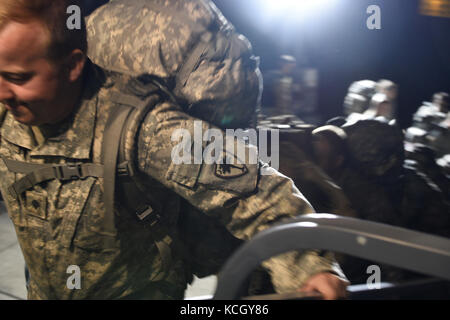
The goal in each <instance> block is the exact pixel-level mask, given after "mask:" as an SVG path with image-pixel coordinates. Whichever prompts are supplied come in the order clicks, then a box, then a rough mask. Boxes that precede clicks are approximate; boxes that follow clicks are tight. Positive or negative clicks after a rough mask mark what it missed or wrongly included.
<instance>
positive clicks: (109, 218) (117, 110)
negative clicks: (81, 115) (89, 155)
mask: <svg viewBox="0 0 450 320" xmlns="http://www.w3.org/2000/svg"><path fill="white" fill-rule="evenodd" d="M132 110H133V108H132V107H130V106H125V105H122V104H116V105H114V106H113V107H112V110H111V115H110V116H109V118H108V121H107V123H106V127H105V133H104V137H103V145H102V149H103V150H102V151H103V152H102V156H103V159H102V162H103V164H104V170H105V172H104V176H103V177H104V186H105V190H104V203H105V210H106V215H105V218H104V220H103V224H104V230H114V228H115V226H114V196H115V184H116V163H117V156H118V153H119V144H120V137H121V135H122V130H123V127H124V124H125V121H126V120H127V118H128V116H129V114H130V113H131V111H132Z"/></svg>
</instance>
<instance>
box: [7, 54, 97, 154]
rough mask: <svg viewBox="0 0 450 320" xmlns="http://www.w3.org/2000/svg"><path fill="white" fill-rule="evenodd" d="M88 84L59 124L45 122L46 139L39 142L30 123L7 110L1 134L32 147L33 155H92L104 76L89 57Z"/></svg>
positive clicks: (86, 74)
mask: <svg viewBox="0 0 450 320" xmlns="http://www.w3.org/2000/svg"><path fill="white" fill-rule="evenodd" d="M84 76H85V82H84V83H85V85H84V88H83V93H82V98H81V100H80V104H79V106H78V107H77V108H76V111H75V112H73V113H72V114H71V115H70V116H69V117H67V118H66V119H64V120H63V121H61V122H60V123H58V124H55V125H51V126H43V127H42V128H41V129H42V130H41V132H42V133H43V134H44V135H48V136H47V137H46V140H45V142H44V143H43V144H42V145H40V146H38V145H37V143H36V141H35V139H34V134H33V132H32V130H31V127H29V126H27V125H24V124H21V123H20V122H18V121H16V120H15V119H14V117H13V115H12V114H11V113H10V112H8V113H7V115H6V118H5V122H4V124H3V126H2V129H1V136H2V137H3V138H4V139H5V140H7V141H9V142H11V143H13V144H15V145H18V146H20V147H23V148H26V149H28V150H30V156H32V157H33V156H36V157H38V156H60V157H65V158H72V159H89V158H90V155H91V147H92V141H93V138H94V129H95V119H96V110H97V102H98V97H97V93H98V90H99V89H100V87H101V85H102V78H101V77H100V74H98V70H97V69H96V68H94V66H93V65H92V64H91V63H90V61H88V63H87V65H86V70H85V75H84Z"/></svg>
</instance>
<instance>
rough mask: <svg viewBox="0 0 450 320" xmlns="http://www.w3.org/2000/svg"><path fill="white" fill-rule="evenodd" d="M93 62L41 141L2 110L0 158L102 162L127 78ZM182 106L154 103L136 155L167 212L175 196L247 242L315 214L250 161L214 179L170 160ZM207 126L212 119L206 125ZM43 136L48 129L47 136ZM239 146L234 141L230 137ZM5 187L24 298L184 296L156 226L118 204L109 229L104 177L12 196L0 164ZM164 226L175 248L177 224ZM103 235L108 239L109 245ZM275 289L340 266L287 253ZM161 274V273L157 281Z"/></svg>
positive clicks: (181, 273) (176, 259) (185, 119)
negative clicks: (71, 281) (75, 281)
mask: <svg viewBox="0 0 450 320" xmlns="http://www.w3.org/2000/svg"><path fill="white" fill-rule="evenodd" d="M87 68H89V70H88V71H89V72H88V75H87V76H88V79H90V80H89V82H88V83H87V84H86V86H85V90H84V94H83V100H82V103H81V105H80V107H79V108H78V109H77V110H76V111H75V112H74V113H73V115H72V116H70V117H69V118H67V119H66V120H64V121H63V122H62V123H59V124H57V125H56V126H52V127H51V128H50V127H48V126H47V127H46V128H41V129H43V130H41V131H42V133H43V134H44V135H45V138H46V140H45V141H44V143H42V144H41V145H37V144H36V142H35V139H34V135H33V133H32V131H31V129H30V128H29V127H28V126H25V125H22V124H20V123H18V122H16V121H15V120H14V118H13V116H12V115H11V114H10V113H9V112H6V110H5V108H4V107H3V106H1V115H2V117H1V119H2V121H1V123H0V126H1V129H0V130H1V141H0V142H1V144H0V154H1V156H2V157H4V158H7V159H14V160H18V161H26V162H29V163H40V164H42V163H52V164H55V163H61V164H62V163H101V157H102V155H101V146H102V142H103V132H104V128H105V123H106V120H107V118H108V116H107V115H108V111H109V109H110V108H111V107H112V105H113V102H112V101H114V100H113V99H112V96H113V94H114V92H116V91H121V90H124V88H126V87H127V85H128V84H129V83H131V82H130V81H129V80H130V79H129V78H128V77H126V76H119V75H117V74H114V73H105V74H104V73H103V71H102V70H100V69H99V68H95V67H93V66H87ZM194 119H195V118H193V117H191V116H188V115H186V114H185V113H184V112H182V110H181V108H180V107H177V106H176V105H174V104H172V103H168V102H162V103H159V104H158V105H157V106H155V108H154V109H153V110H152V111H151V112H150V113H149V114H148V115H147V117H146V119H145V121H144V123H143V124H142V128H141V130H140V133H139V139H138V153H137V161H138V166H139V169H140V171H141V173H142V174H143V175H145V176H147V177H148V181H149V183H148V187H149V190H148V192H152V193H154V194H155V195H156V196H157V197H158V198H159V199H160V200H161V203H163V204H164V208H163V210H164V211H163V213H164V215H165V216H166V217H168V218H169V220H176V219H177V215H178V213H179V209H180V208H179V206H180V197H181V198H184V199H185V200H186V201H188V202H189V203H190V204H191V205H193V206H194V207H195V208H196V209H198V210H201V211H202V212H204V213H205V214H206V215H208V216H210V217H212V218H214V219H215V220H216V221H218V222H220V223H221V224H222V225H224V226H226V227H227V229H228V230H229V231H230V233H231V234H232V235H233V236H234V237H236V238H239V239H243V240H247V239H249V238H250V237H252V236H253V235H255V234H256V233H257V232H259V231H261V230H263V229H265V228H267V227H269V226H270V225H272V224H273V223H276V222H279V221H280V220H282V219H283V218H289V217H294V216H296V215H298V214H304V213H310V212H313V209H312V208H311V206H310V205H309V203H308V202H307V201H306V200H305V199H304V197H303V196H302V194H301V193H300V192H299V191H298V189H297V188H296V187H295V186H294V184H293V183H292V180H290V179H288V178H286V177H285V176H283V175H280V174H279V173H278V172H276V171H275V170H273V169H270V168H269V169H268V170H269V171H270V173H271V174H270V175H260V173H259V172H260V169H261V168H259V165H251V164H246V166H247V167H248V173H247V174H245V175H243V176H241V177H239V178H234V179H221V178H219V177H217V176H216V175H214V172H215V167H214V165H206V164H205V165H187V164H181V165H175V164H173V163H172V161H171V157H170V156H171V150H172V148H173V147H174V146H175V145H176V144H177V142H173V141H171V134H172V132H173V130H175V129H177V128H184V129H187V130H189V131H190V132H191V133H192V134H193V132H192V130H193V120H194ZM203 125H204V129H206V128H209V127H210V125H208V124H207V123H203ZM49 132H50V133H51V134H49ZM236 143H238V142H236ZM0 174H1V177H2V179H1V182H0V186H1V191H2V195H3V198H4V199H5V203H6V206H7V208H8V213H9V216H10V218H11V219H12V221H13V223H14V226H15V229H16V232H17V236H18V239H19V243H20V246H21V248H22V251H23V254H24V258H25V262H26V263H27V265H28V267H29V270H30V275H31V281H30V285H29V290H28V298H30V299H116V298H140V299H174V298H175V299H180V298H182V297H183V293H184V289H185V287H186V283H187V275H186V270H185V266H184V263H183V259H182V253H181V252H179V251H177V250H172V253H173V255H172V263H171V265H170V269H169V270H168V272H167V273H164V274H163V276H162V272H163V267H162V259H161V257H160V255H159V252H158V250H157V248H156V246H155V244H154V241H153V237H152V236H153V235H152V232H150V230H149V229H146V228H144V227H143V226H142V225H141V224H138V223H136V222H135V220H134V216H132V215H130V214H129V213H128V212H125V211H124V209H123V208H122V207H121V205H120V204H119V203H116V204H115V212H114V221H115V224H114V228H112V229H111V230H105V228H104V225H103V224H102V221H103V219H104V218H105V215H107V214H113V213H110V212H105V205H104V202H103V191H104V186H103V178H96V177H88V178H85V179H80V180H68V181H60V180H56V179H54V180H50V181H47V182H43V183H40V184H38V185H35V186H34V187H32V188H29V189H28V190H27V191H26V192H24V193H23V194H22V195H20V196H19V198H18V200H16V199H15V198H14V197H13V196H12V195H11V194H10V193H9V192H8V187H9V186H10V185H11V184H12V183H14V182H15V181H17V180H18V179H20V178H22V176H23V175H22V174H16V173H13V172H10V171H9V170H8V169H7V167H6V166H5V164H4V163H3V161H0ZM172 226H173V228H172V229H170V230H168V236H169V238H170V239H171V241H168V242H169V243H170V242H172V244H173V247H174V249H175V248H176V247H177V246H176V242H177V241H178V240H177V229H176V227H175V225H172ZM105 240H107V241H105ZM70 265H77V266H79V267H80V270H81V289H80V290H70V289H68V288H67V286H66V282H67V279H68V277H69V276H70V274H67V273H66V270H67V268H68V267H69V266H70ZM264 266H265V267H266V268H268V270H269V271H270V274H271V275H272V278H273V282H274V286H275V288H276V289H277V290H278V291H280V292H283V291H286V290H292V289H297V288H299V287H300V286H301V285H302V284H303V283H304V281H305V280H306V279H307V278H308V277H309V276H311V275H313V274H315V273H318V272H323V271H330V272H331V271H334V272H336V273H339V272H340V269H339V267H338V266H337V265H336V264H335V263H334V262H333V260H332V259H331V256H330V255H329V254H322V255H320V254H319V253H318V252H316V251H310V252H309V253H304V254H300V253H295V252H293V253H287V254H284V255H281V256H279V257H276V258H273V259H270V260H268V261H267V262H265V263H264ZM159 278H162V279H159Z"/></svg>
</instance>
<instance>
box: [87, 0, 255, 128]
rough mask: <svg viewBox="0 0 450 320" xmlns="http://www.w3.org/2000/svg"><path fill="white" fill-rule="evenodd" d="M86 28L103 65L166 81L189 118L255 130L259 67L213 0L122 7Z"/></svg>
mask: <svg viewBox="0 0 450 320" xmlns="http://www.w3.org/2000/svg"><path fill="white" fill-rule="evenodd" d="M86 26H87V33H88V44H89V49H88V55H89V57H90V59H91V60H92V61H93V62H94V63H95V64H97V65H99V66H101V67H102V68H104V69H106V70H112V71H116V72H119V73H123V74H127V75H131V76H135V77H137V76H140V75H144V74H145V75H149V76H152V77H158V78H159V79H160V82H161V83H163V84H164V86H165V87H167V88H168V89H169V90H170V91H171V92H172V93H173V94H174V97H175V98H176V100H177V102H178V104H179V105H180V106H181V107H182V108H183V109H184V110H185V111H186V112H187V113H189V114H190V115H192V116H194V117H197V118H200V119H202V120H205V121H208V122H210V123H213V124H215V125H216V126H218V127H221V128H224V129H225V128H247V127H249V126H251V125H252V122H253V124H254V118H255V115H256V113H255V109H256V108H257V106H258V105H259V100H260V95H261V88H262V79H261V74H260V72H259V69H258V64H259V60H258V58H257V57H254V56H253V54H252V48H251V45H250V43H249V42H248V40H247V39H246V38H245V37H244V36H242V35H240V34H238V33H237V32H236V31H235V29H234V27H233V26H232V25H231V24H230V23H229V22H228V21H227V20H226V19H225V18H224V17H223V15H222V14H221V12H220V11H219V10H218V9H217V8H216V7H215V5H214V4H213V3H212V2H211V1H210V0H114V1H110V2H109V3H108V4H106V5H104V6H101V7H100V8H98V9H97V10H95V11H94V12H93V13H92V14H91V15H90V16H88V17H87V19H86Z"/></svg>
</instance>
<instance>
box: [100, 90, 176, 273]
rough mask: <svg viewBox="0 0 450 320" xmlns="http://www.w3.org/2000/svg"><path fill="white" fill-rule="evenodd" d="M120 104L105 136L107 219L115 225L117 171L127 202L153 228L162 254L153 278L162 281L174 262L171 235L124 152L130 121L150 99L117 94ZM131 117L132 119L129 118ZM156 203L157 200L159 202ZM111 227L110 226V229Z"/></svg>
mask: <svg viewBox="0 0 450 320" xmlns="http://www.w3.org/2000/svg"><path fill="white" fill-rule="evenodd" d="M112 100H113V101H115V102H116V103H117V104H116V105H115V106H114V107H113V110H112V111H111V115H110V117H109V119H108V121H107V124H106V127H105V133H104V138H103V146H102V148H103V150H102V155H103V163H104V166H105V167H104V170H105V173H104V186H105V190H104V202H105V208H106V212H107V215H106V216H107V217H108V218H107V219H105V221H104V223H105V228H111V227H113V226H114V198H115V196H116V194H115V186H116V174H118V176H119V184H120V185H121V187H122V191H123V192H124V194H123V196H125V198H126V200H127V201H126V204H127V205H128V207H129V209H131V210H132V211H133V212H134V213H135V215H136V216H137V218H138V219H139V220H140V221H142V222H144V223H145V226H146V227H148V228H150V232H151V234H152V238H153V240H154V242H155V245H156V247H157V249H158V251H159V254H160V256H161V270H162V272H161V273H159V274H158V276H157V277H156V278H155V279H153V281H159V280H162V279H164V278H165V277H166V275H167V273H168V272H169V271H170V267H171V264H172V253H171V248H170V244H171V239H170V237H169V236H167V233H166V232H165V231H166V230H165V228H164V227H163V226H162V225H161V223H160V219H161V217H160V215H159V212H158V211H159V210H153V208H152V206H151V205H149V204H148V201H149V200H147V199H148V198H149V194H147V193H146V194H144V192H143V191H142V190H141V189H140V188H139V187H138V186H137V181H135V179H134V178H133V177H134V172H133V165H132V164H131V163H130V160H126V159H125V157H124V155H123V154H122V153H123V149H122V148H121V146H123V145H122V144H123V142H124V141H123V139H124V137H125V135H126V134H127V130H128V126H127V125H128V122H129V120H130V119H133V116H134V114H135V112H139V111H142V110H145V109H146V106H147V105H148V103H149V100H147V99H146V100H140V99H138V98H136V97H134V96H130V95H124V94H117V95H115V96H114V97H113V99H112ZM127 120H128V121H127ZM155 203H156V202H155ZM106 230H108V229H106Z"/></svg>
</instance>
